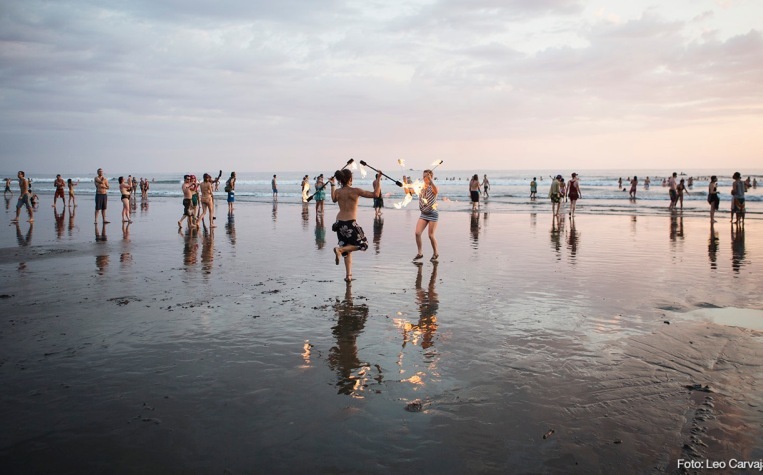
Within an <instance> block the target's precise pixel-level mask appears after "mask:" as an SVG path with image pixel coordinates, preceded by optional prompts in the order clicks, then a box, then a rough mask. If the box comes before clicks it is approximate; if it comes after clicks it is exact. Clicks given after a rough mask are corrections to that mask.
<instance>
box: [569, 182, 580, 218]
mask: <svg viewBox="0 0 763 475" xmlns="http://www.w3.org/2000/svg"><path fill="white" fill-rule="evenodd" d="M567 196H568V197H569V199H570V218H574V217H575V203H577V201H578V198H582V197H583V193H581V192H580V180H578V174H577V173H573V174H572V179H571V180H570V184H569V185H568V191H567Z"/></svg>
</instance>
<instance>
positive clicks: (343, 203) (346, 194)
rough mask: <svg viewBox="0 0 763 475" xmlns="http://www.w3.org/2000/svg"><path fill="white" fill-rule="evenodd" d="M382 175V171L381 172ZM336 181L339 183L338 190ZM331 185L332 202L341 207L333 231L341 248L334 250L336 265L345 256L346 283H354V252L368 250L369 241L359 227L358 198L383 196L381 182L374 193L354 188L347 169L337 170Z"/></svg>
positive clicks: (375, 187) (375, 186)
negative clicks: (357, 218) (356, 219)
mask: <svg viewBox="0 0 763 475" xmlns="http://www.w3.org/2000/svg"><path fill="white" fill-rule="evenodd" d="M379 173H380V174H381V171H379ZM334 179H336V180H337V181H339V185H340V187H339V189H337V188H336V183H335V182H334ZM329 182H330V183H331V201H333V202H334V203H337V204H338V205H339V213H337V215H336V222H335V223H334V225H333V226H332V228H331V229H332V230H334V231H336V236H337V239H338V240H339V246H338V247H335V248H334V256H335V258H336V260H335V263H336V265H339V257H340V256H344V267H345V271H346V274H347V275H346V276H345V278H344V280H345V282H350V281H352V252H353V251H365V250H366V249H368V240H367V239H366V235H365V234H364V233H363V229H362V228H361V227H360V226H358V223H357V222H356V221H355V218H356V217H357V214H358V198H361V197H362V198H378V197H379V196H380V195H381V187H380V186H379V180H378V179H377V180H376V181H374V191H367V190H363V189H360V188H354V187H353V186H352V172H351V171H350V170H347V169H343V170H337V171H336V173H334V176H333V177H331V178H330V179H329Z"/></svg>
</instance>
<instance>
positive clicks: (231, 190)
mask: <svg viewBox="0 0 763 475" xmlns="http://www.w3.org/2000/svg"><path fill="white" fill-rule="evenodd" d="M225 192H226V193H228V215H231V214H233V203H234V202H235V201H236V172H230V178H228V180H226V181H225Z"/></svg>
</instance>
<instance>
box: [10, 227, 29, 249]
mask: <svg viewBox="0 0 763 475" xmlns="http://www.w3.org/2000/svg"><path fill="white" fill-rule="evenodd" d="M14 224H15V225H16V241H17V242H18V243H19V246H21V247H26V246H28V245H30V244H32V230H33V229H34V223H29V229H28V230H27V232H26V235H24V234H22V233H21V225H20V224H19V223H14Z"/></svg>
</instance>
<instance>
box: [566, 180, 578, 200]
mask: <svg viewBox="0 0 763 475" xmlns="http://www.w3.org/2000/svg"><path fill="white" fill-rule="evenodd" d="M567 196H569V198H570V201H575V200H577V199H578V198H579V196H578V187H577V186H575V185H574V184H572V183H570V192H569V194H568V195H567Z"/></svg>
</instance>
